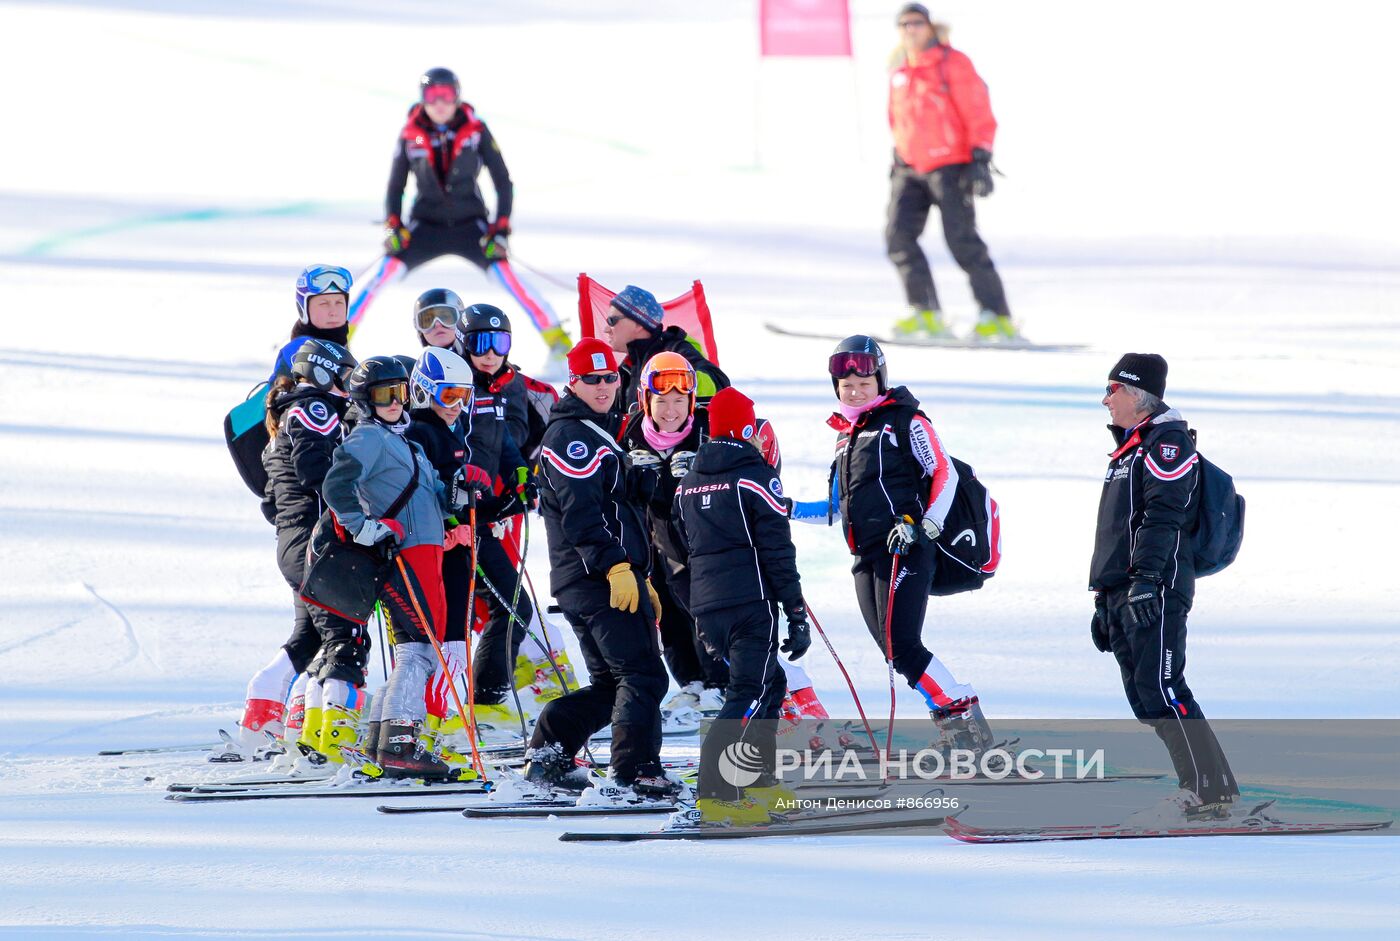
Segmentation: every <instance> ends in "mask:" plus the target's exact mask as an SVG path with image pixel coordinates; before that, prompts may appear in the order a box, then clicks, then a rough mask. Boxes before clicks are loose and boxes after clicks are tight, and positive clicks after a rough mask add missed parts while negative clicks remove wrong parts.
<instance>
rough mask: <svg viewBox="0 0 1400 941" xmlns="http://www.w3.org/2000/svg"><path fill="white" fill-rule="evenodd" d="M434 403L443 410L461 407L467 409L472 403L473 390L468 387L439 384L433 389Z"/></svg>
mask: <svg viewBox="0 0 1400 941" xmlns="http://www.w3.org/2000/svg"><path fill="white" fill-rule="evenodd" d="M433 401H434V402H436V403H437V404H439V405H441V406H442V407H443V408H452V407H453V406H454V405H460V406H462V407H463V408H466V407H467V406H468V405H470V404H471V401H472V390H471V389H469V388H467V387H466V386H449V385H447V384H445V383H439V384H438V385H437V386H436V387H434V389H433Z"/></svg>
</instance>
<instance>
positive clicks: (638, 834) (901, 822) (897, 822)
mask: <svg viewBox="0 0 1400 941" xmlns="http://www.w3.org/2000/svg"><path fill="white" fill-rule="evenodd" d="M832 817H835V818H836V819H831V818H832ZM947 819H948V816H947V815H946V814H910V813H907V812H893V813H892V812H890V811H886V810H879V811H876V810H872V811H866V812H859V813H850V814H843V815H840V816H837V815H836V814H831V815H822V816H812V817H803V818H801V819H795V820H773V821H771V822H769V823H765V824H758V825H756V826H752V827H686V828H677V829H674V830H641V831H636V830H633V831H604V832H597V833H588V832H575V831H569V832H567V833H563V834H560V836H559V839H560V840H563V841H564V842H565V843H636V842H640V841H642V840H743V839H752V838H755V837H770V836H822V835H825V834H831V833H873V832H876V831H881V830H916V829H928V828H930V827H941V826H942V825H943V824H944V822H945V821H946V820H947Z"/></svg>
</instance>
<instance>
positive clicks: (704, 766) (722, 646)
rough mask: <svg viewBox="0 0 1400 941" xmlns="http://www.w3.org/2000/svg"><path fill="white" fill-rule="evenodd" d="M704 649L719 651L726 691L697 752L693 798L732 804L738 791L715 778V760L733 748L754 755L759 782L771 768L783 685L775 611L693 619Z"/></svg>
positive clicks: (753, 607)
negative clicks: (750, 749)
mask: <svg viewBox="0 0 1400 941" xmlns="http://www.w3.org/2000/svg"><path fill="white" fill-rule="evenodd" d="M698 621H699V627H700V631H701V633H702V634H703V636H704V637H705V641H706V643H707V645H708V646H709V647H710V648H711V649H713V650H716V651H724V654H725V657H726V659H728V661H729V686H728V688H727V689H726V691H725V697H724V705H723V706H722V707H721V708H720V711H719V715H718V716H716V718H715V721H714V724H713V725H712V726H711V727H710V731H709V732H708V733H706V735H705V739H704V741H703V742H702V743H701V746H700V780H699V781H698V787H697V796H699V797H702V798H706V797H707V798H717V799H719V800H738V799H739V798H740V797H742V796H743V789H742V788H740V787H736V786H735V785H734V784H733V782H731V781H729V780H726V778H725V776H724V775H723V774H722V773H721V772H720V756H721V755H722V754H723V753H724V751H725V750H726V749H727V748H730V747H731V746H732V745H733V744H734V743H735V742H743V743H749V744H752V745H753V746H754V748H755V749H757V752H758V758H759V764H760V765H761V768H762V770H763V777H765V778H769V779H771V778H772V777H773V776H774V771H775V769H776V765H777V747H778V746H777V721H776V720H777V716H778V709H779V707H780V706H781V704H782V701H783V696H784V694H785V693H786V692H787V683H786V680H785V677H784V674H783V671H782V670H781V669H780V668H779V666H778V610H777V606H776V605H774V604H773V603H772V602H753V603H749V604H744V605H737V606H735V607H733V608H724V609H721V610H719V611H709V612H706V613H705V614H703V615H701V616H700V618H699V619H698Z"/></svg>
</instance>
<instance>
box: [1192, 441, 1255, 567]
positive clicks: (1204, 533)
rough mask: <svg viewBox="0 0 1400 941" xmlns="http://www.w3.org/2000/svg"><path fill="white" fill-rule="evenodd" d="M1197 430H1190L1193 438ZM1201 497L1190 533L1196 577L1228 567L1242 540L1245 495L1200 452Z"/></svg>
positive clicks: (1232, 479) (1197, 453) (1197, 454)
mask: <svg viewBox="0 0 1400 941" xmlns="http://www.w3.org/2000/svg"><path fill="white" fill-rule="evenodd" d="M1195 438H1196V433H1195V432H1194V431H1193V432H1191V439H1192V440H1193V441H1194V440H1195ZM1196 456H1197V457H1198V458H1199V459H1200V461H1199V469H1200V473H1201V500H1200V508H1199V513H1198V514H1197V516H1196V528H1195V530H1193V531H1192V533H1191V543H1192V555H1193V556H1194V557H1195V560H1196V577H1197V578H1200V577H1202V576H1205V575H1214V574H1215V573H1216V572H1219V571H1220V570H1221V569H1224V568H1227V567H1228V566H1229V565H1230V563H1231V562H1233V561H1235V556H1236V555H1238V554H1239V551H1240V543H1241V542H1243V541H1244V497H1242V496H1240V495H1239V494H1238V493H1236V492H1235V479H1234V478H1233V477H1231V476H1230V475H1229V474H1227V473H1225V472H1224V471H1223V470H1221V469H1220V468H1219V467H1216V466H1215V465H1214V464H1212V463H1211V462H1210V461H1207V460H1206V458H1205V455H1204V454H1201V453H1200V452H1199V451H1197V452H1196Z"/></svg>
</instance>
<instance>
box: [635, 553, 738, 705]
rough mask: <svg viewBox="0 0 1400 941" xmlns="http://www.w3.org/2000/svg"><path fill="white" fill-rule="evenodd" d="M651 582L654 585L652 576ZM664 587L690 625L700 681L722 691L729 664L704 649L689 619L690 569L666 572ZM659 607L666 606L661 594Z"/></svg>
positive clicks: (727, 676)
mask: <svg viewBox="0 0 1400 941" xmlns="http://www.w3.org/2000/svg"><path fill="white" fill-rule="evenodd" d="M652 580H653V583H654V582H655V577H654V576H653V579H652ZM666 587H667V589H668V590H669V591H670V594H671V597H672V598H673V599H675V600H676V601H678V602H679V603H680V607H681V609H682V610H684V611H685V612H686V619H687V621H688V623H689V624H690V643H691V647H692V648H693V649H694V650H695V660H696V662H697V663H698V664H699V665H700V673H701V677H700V678H701V680H702V681H703V682H704V684H705V686H707V687H709V688H710V689H724V687H725V686H727V685H729V664H727V663H725V662H724V658H723V657H718V656H715V655H714V654H713V653H711V652H710V651H709V650H708V649H707V648H706V646H705V640H704V638H702V637H701V636H700V631H699V630H698V629H697V628H696V626H695V619H694V618H692V617H690V569H688V568H686V569H682V570H681V571H679V572H668V573H667V575H666ZM657 593H658V594H661V588H660V586H657ZM661 605H662V607H663V608H664V607H665V606H666V595H665V594H661ZM663 618H664V615H663ZM662 640H663V642H664V640H665V635H664V634H663V635H662ZM678 682H679V679H678Z"/></svg>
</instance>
